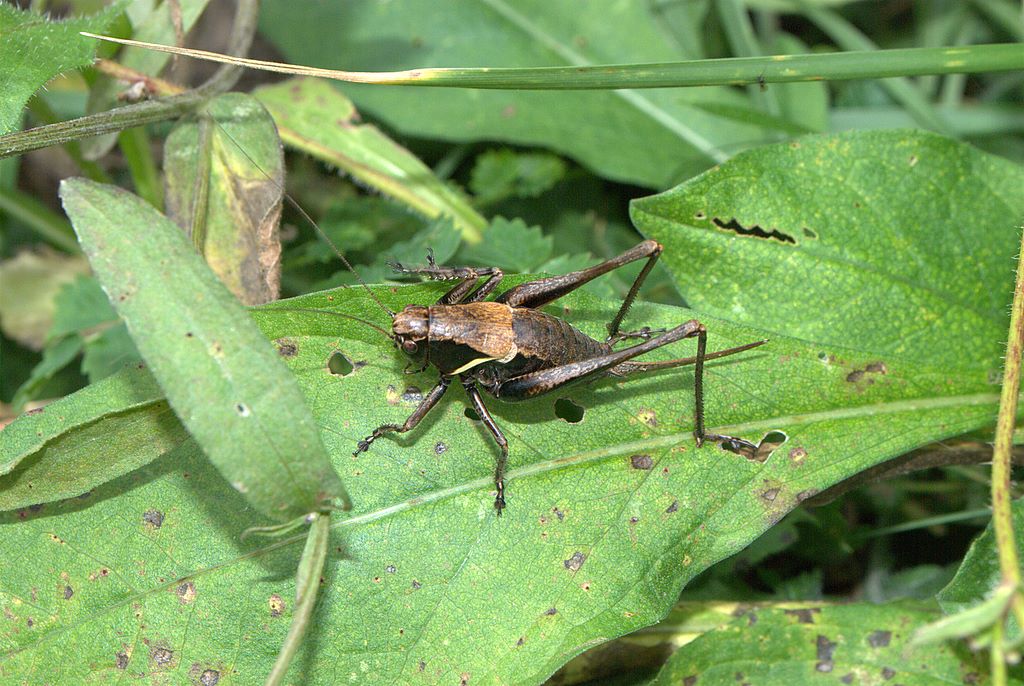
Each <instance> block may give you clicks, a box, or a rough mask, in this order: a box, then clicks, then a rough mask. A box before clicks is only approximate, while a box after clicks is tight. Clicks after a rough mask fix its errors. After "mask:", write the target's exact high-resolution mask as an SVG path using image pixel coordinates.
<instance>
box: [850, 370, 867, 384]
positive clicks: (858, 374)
mask: <svg viewBox="0 0 1024 686" xmlns="http://www.w3.org/2000/svg"><path fill="white" fill-rule="evenodd" d="M862 378H864V370H863V369H854V370H853V371H852V372H850V373H849V374H847V375H846V380H847V381H849V382H850V383H857V382H858V381H860V380H861V379H862Z"/></svg>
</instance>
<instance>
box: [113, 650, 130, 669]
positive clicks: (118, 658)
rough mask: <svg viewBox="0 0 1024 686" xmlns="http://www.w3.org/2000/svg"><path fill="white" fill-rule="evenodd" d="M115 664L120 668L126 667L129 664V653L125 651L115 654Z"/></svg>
mask: <svg viewBox="0 0 1024 686" xmlns="http://www.w3.org/2000/svg"><path fill="white" fill-rule="evenodd" d="M114 666H115V667H117V668H118V669H124V668H125V667H127V666H128V654H127V653H125V652H124V651H122V652H120V653H118V654H117V655H115V656H114Z"/></svg>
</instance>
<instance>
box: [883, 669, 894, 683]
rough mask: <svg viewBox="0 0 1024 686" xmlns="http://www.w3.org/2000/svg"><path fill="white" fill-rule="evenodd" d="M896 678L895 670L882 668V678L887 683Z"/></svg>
mask: <svg viewBox="0 0 1024 686" xmlns="http://www.w3.org/2000/svg"><path fill="white" fill-rule="evenodd" d="M894 676H896V670H895V669H893V668H891V667H882V678H883V679H885V680H886V681H888V680H889V679H891V678H893V677H894Z"/></svg>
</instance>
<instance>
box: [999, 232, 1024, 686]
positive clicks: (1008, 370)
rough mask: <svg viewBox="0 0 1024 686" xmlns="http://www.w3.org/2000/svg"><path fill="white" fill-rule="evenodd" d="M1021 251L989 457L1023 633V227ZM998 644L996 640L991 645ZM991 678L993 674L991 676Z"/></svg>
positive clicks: (1003, 569) (1007, 578) (1005, 567)
mask: <svg viewBox="0 0 1024 686" xmlns="http://www.w3.org/2000/svg"><path fill="white" fill-rule="evenodd" d="M1021 231H1022V234H1021V241H1022V244H1021V251H1020V255H1019V256H1018V262H1017V280H1016V284H1015V286H1014V291H1013V305H1012V306H1011V308H1010V333H1009V335H1008V337H1007V341H1006V365H1005V368H1004V370H1003V388H1002V392H1001V394H1000V397H999V418H998V419H997V420H996V441H995V450H994V451H993V455H992V528H993V529H994V531H995V536H996V551H997V553H998V555H999V571H1000V573H1001V576H1002V585H1003V586H1008V587H1010V588H1013V589H1014V597H1013V600H1012V601H1011V607H1012V609H1013V612H1014V614H1015V615H1016V617H1017V622H1018V624H1019V625H1020V626H1021V627H1022V630H1024V621H1022V620H1024V597H1022V596H1021V595H1020V581H1021V576H1020V561H1019V560H1018V558H1017V542H1016V540H1015V535H1014V531H1013V509H1012V498H1011V496H1010V471H1011V467H1012V464H1013V463H1012V460H1011V451H1012V449H1013V430H1014V424H1015V423H1016V417H1017V400H1018V393H1019V391H1020V367H1021V356H1022V353H1024V226H1022V227H1021ZM996 643H998V641H996V642H995V643H994V644H993V646H995V644H996ZM993 676H995V674H993Z"/></svg>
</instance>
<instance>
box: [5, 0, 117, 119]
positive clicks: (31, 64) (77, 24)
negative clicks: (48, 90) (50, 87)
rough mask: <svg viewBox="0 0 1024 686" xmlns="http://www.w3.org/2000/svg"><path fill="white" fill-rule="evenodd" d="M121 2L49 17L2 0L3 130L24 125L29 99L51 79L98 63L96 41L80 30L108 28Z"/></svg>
mask: <svg viewBox="0 0 1024 686" xmlns="http://www.w3.org/2000/svg"><path fill="white" fill-rule="evenodd" d="M121 5H122V3H115V4H114V5H112V6H111V7H108V8H106V9H104V10H103V11H101V12H98V13H96V14H94V15H92V16H90V17H74V18H72V19H66V20H64V21H49V20H47V19H46V18H45V17H42V16H40V15H38V14H35V13H33V12H25V11H21V10H19V9H18V8H17V7H14V6H12V5H10V4H8V3H2V4H0V64H2V65H3V69H0V134H5V133H9V132H11V131H14V130H15V129H17V128H18V124H19V122H20V121H21V110H22V108H23V107H25V103H26V102H28V99H29V98H30V97H32V94H33V93H35V92H36V91H37V90H39V89H40V88H41V87H43V86H44V85H45V84H46V82H47V81H49V80H50V79H52V78H53V77H54V76H56V75H57V74H60V73H62V72H65V71H70V70H72V69H79V68H81V67H86V66H89V65H90V64H92V59H93V55H94V54H95V50H96V41H94V40H93V39H91V38H86V37H84V36H80V35H78V32H79V31H93V32H101V33H102V32H103V30H104V29H105V28H106V27H107V25H108V24H109V23H110V22H111V20H112V19H113V18H114V17H115V16H117V13H118V12H119V11H120V9H121Z"/></svg>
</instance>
